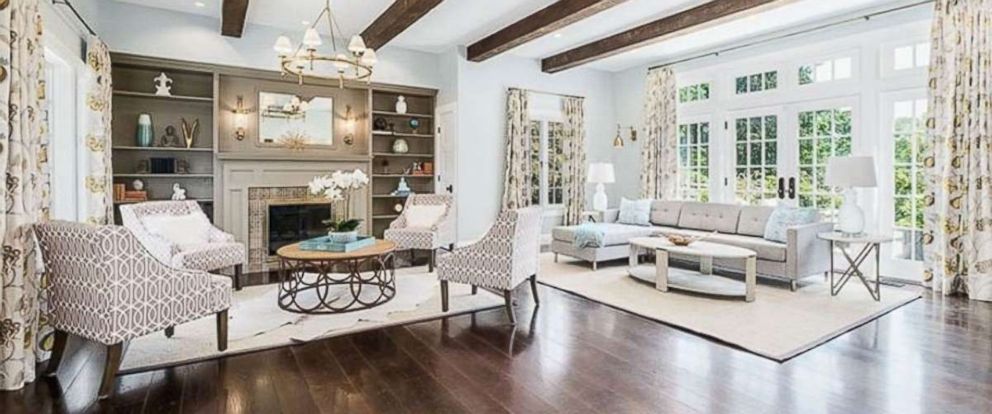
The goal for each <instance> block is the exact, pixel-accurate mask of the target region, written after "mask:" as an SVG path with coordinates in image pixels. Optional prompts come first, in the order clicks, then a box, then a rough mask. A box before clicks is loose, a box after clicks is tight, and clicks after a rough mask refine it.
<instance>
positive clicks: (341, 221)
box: [308, 169, 369, 243]
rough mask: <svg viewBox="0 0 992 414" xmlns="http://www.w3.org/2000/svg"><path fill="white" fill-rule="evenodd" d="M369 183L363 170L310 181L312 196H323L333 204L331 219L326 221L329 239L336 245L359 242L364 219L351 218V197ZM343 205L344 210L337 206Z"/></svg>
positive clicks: (339, 172) (338, 173)
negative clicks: (359, 231) (359, 227)
mask: <svg viewBox="0 0 992 414" xmlns="http://www.w3.org/2000/svg"><path fill="white" fill-rule="evenodd" d="M368 183H369V177H368V176H367V175H365V173H364V172H362V170H359V169H356V170H354V171H335V172H333V173H332V174H330V175H325V176H321V177H314V178H313V180H311V181H310V184H309V185H308V186H309V189H310V194H313V195H318V196H323V197H324V198H325V199H327V201H329V202H330V204H331V218H330V219H329V220H324V221H323V224H325V225H327V237H328V238H329V239H330V240H331V241H332V242H335V243H350V242H353V241H356V240H358V226H359V225H361V224H362V219H359V218H354V217H352V216H351V196H352V194H353V193H355V192H356V191H358V190H360V189H362V188H364V187H365V186H366V185H368ZM339 204H343V207H344V208H343V209H338V208H335V206H337V205H339Z"/></svg>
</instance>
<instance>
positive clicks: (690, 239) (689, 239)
mask: <svg viewBox="0 0 992 414" xmlns="http://www.w3.org/2000/svg"><path fill="white" fill-rule="evenodd" d="M714 234H717V232H716V231H714V232H712V233H710V234H707V235H703V236H685V235H681V234H667V235H665V238H666V239H668V241H669V242H671V243H672V244H674V245H676V246H688V245H690V244H693V243H695V242H697V241H700V240H705V239H708V238H709V237H710V236H712V235H714Z"/></svg>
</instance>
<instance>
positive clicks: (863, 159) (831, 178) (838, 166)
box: [825, 156, 878, 188]
mask: <svg viewBox="0 0 992 414" xmlns="http://www.w3.org/2000/svg"><path fill="white" fill-rule="evenodd" d="M825 183H826V184H827V185H828V186H830V187H840V188H853V187H875V186H876V185H878V183H877V182H876V181H875V159H874V158H872V157H870V156H851V157H832V158H830V159H829V160H828V161H827V177H826V180H825Z"/></svg>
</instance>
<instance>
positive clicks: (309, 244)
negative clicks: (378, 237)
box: [300, 236, 375, 253]
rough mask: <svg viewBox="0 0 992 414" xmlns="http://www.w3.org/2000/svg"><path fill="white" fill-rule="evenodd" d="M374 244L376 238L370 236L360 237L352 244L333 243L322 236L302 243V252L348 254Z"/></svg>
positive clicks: (328, 238)
mask: <svg viewBox="0 0 992 414" xmlns="http://www.w3.org/2000/svg"><path fill="white" fill-rule="evenodd" d="M373 244H375V237H370V236H364V237H359V238H358V240H355V241H353V242H350V243H338V242H333V241H331V240H330V237H327V236H321V237H317V238H313V239H308V240H304V241H301V242H300V250H308V251H317V252H337V253H347V252H353V251H355V250H358V249H362V248H365V247H369V246H371V245H373Z"/></svg>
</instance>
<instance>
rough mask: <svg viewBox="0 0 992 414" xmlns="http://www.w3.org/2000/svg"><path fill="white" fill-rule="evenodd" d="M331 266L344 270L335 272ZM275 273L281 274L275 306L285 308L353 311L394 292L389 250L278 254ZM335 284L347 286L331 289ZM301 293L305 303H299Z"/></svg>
mask: <svg viewBox="0 0 992 414" xmlns="http://www.w3.org/2000/svg"><path fill="white" fill-rule="evenodd" d="M342 267H343V268H344V269H341V268H342ZM362 269H368V270H366V271H365V273H366V274H367V276H363V275H362ZM335 270H344V271H345V272H344V273H335ZM308 274H310V275H312V276H307V275H308ZM279 275H280V277H281V278H282V282H280V283H279V307H280V308H282V309H283V310H286V311H289V312H295V313H306V314H328V313H346V312H354V311H359V310H363V309H369V308H373V307H376V306H379V305H382V304H383V303H386V302H389V301H390V300H392V299H393V297H394V296H396V279H395V276H396V264H395V261H394V257H393V253H392V252H390V253H387V254H385V255H381V256H369V257H364V258H354V259H348V260H293V259H287V258H281V259H280V261H279ZM339 286H347V289H335V288H336V287H339ZM369 292H372V293H369ZM342 293H343V294H342ZM363 293H364V295H363ZM332 294H333V295H332ZM301 296H305V297H306V299H305V300H304V301H305V302H306V303H307V304H306V305H304V304H301V303H300V302H301V299H302V298H301Z"/></svg>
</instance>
